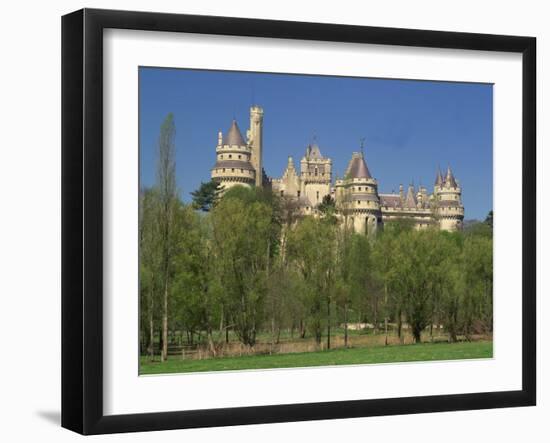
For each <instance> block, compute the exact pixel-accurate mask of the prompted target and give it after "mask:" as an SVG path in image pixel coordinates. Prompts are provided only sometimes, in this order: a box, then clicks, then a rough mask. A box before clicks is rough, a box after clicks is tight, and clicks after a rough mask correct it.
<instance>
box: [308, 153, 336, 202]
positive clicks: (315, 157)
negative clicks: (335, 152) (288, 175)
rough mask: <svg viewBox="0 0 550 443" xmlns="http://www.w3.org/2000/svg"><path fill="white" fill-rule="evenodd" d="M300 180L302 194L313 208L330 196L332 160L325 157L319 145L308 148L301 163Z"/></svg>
mask: <svg viewBox="0 0 550 443" xmlns="http://www.w3.org/2000/svg"><path fill="white" fill-rule="evenodd" d="M300 178H301V188H302V189H301V194H302V195H303V196H304V197H305V198H306V200H309V202H310V203H311V206H312V207H315V206H317V205H318V204H319V203H321V202H322V201H323V198H324V197H325V195H330V185H331V183H332V160H331V159H330V158H326V157H323V155H322V154H321V150H320V149H319V146H318V145H317V143H312V144H310V145H308V147H307V148H306V153H305V155H304V156H303V157H302V160H301V161H300Z"/></svg>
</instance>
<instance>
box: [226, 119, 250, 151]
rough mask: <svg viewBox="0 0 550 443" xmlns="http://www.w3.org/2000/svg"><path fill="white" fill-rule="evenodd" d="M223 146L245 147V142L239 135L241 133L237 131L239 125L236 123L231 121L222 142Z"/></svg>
mask: <svg viewBox="0 0 550 443" xmlns="http://www.w3.org/2000/svg"><path fill="white" fill-rule="evenodd" d="M223 144H224V145H230V146H234V145H236V146H246V142H245V141H244V139H243V136H242V135H241V131H240V129H239V125H237V121H236V120H235V119H233V121H232V122H231V127H230V128H229V130H228V131H227V134H226V135H225V138H224V140H223Z"/></svg>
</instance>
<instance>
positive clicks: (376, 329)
mask: <svg viewBox="0 0 550 443" xmlns="http://www.w3.org/2000/svg"><path fill="white" fill-rule="evenodd" d="M373 304H374V313H373V314H374V315H373V317H374V318H373V320H374V334H375V335H377V334H378V296H377V295H375V296H374V302H373Z"/></svg>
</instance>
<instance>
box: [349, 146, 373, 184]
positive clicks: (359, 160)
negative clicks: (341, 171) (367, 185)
mask: <svg viewBox="0 0 550 443" xmlns="http://www.w3.org/2000/svg"><path fill="white" fill-rule="evenodd" d="M346 176H348V177H349V178H372V176H371V175H370V171H369V168H368V167H367V163H366V162H365V158H364V157H363V154H361V153H360V152H354V153H353V155H352V157H351V160H350V162H349V165H348V169H347V172H346Z"/></svg>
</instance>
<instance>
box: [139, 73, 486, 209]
mask: <svg viewBox="0 0 550 443" xmlns="http://www.w3.org/2000/svg"><path fill="white" fill-rule="evenodd" d="M139 79H140V82H139V88H140V91H139V92H140V122H139V123H140V124H139V131H140V179H141V184H142V186H150V185H152V184H153V183H154V180H155V166H156V142H157V138H158V133H159V128H160V125H161V123H162V121H163V119H164V118H165V116H166V115H167V114H168V113H169V112H172V113H173V114H174V118H175V123H176V150H177V154H176V168H177V172H176V176H177V184H178V187H179V189H180V193H181V197H182V198H183V199H184V200H186V201H189V200H190V195H189V193H190V192H191V191H193V190H195V189H196V188H197V187H198V186H199V185H200V182H201V181H208V180H209V179H210V168H211V167H212V166H213V165H214V162H215V147H216V142H217V133H218V130H222V131H223V132H224V133H225V132H226V131H227V129H228V128H229V126H230V124H231V120H232V119H233V118H236V119H237V122H238V124H239V127H240V128H241V132H242V133H243V137H246V129H247V127H248V118H249V117H248V113H249V107H250V105H251V104H252V103H256V104H258V105H260V106H262V107H263V108H264V168H265V170H266V172H267V174H268V175H269V176H271V177H279V176H281V175H282V173H283V171H284V168H285V166H286V163H287V158H288V156H289V155H292V156H293V157H294V160H295V162H296V163H298V162H299V160H300V158H301V157H302V156H303V154H304V151H305V148H306V146H307V144H308V143H310V142H311V141H312V139H313V137H314V136H316V138H317V143H318V144H319V146H320V148H321V152H322V154H323V155H324V156H328V157H331V158H332V160H333V170H334V171H335V172H336V173H337V174H338V175H342V174H343V173H344V170H345V168H346V165H347V163H348V161H349V159H350V157H351V153H352V152H353V151H358V150H359V146H360V139H361V138H363V137H364V138H365V157H366V161H367V164H368V166H369V169H370V171H371V173H372V175H373V176H374V177H375V178H376V179H377V180H378V184H379V189H378V190H379V192H380V193H386V192H391V191H392V190H398V189H399V184H401V183H402V184H403V185H404V186H405V187H406V186H407V185H408V184H409V183H414V184H415V185H418V184H422V185H425V186H427V187H428V189H429V190H430V192H431V191H432V188H433V182H434V178H435V174H436V170H437V167H438V165H440V166H441V168H442V169H446V168H447V165H450V166H451V168H452V169H453V172H454V173H455V176H456V178H457V179H458V180H459V182H460V184H461V186H462V188H463V191H462V192H463V194H462V196H463V201H464V205H465V212H466V214H465V218H466V219H473V218H476V219H483V218H484V217H485V216H486V214H487V213H488V212H489V211H490V210H491V209H492V205H493V153H492V152H493V88H492V85H487V84H472V83H450V82H431V81H413V80H385V79H369V78H348V77H329V76H305V75H292V74H289V75H287V74H263V73H242V72H225V71H203V70H184V69H165V68H140V71H139Z"/></svg>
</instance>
